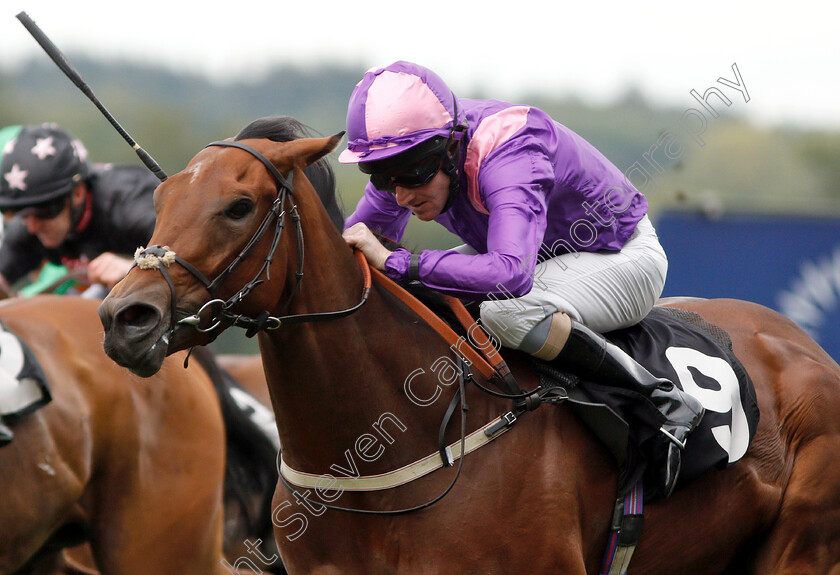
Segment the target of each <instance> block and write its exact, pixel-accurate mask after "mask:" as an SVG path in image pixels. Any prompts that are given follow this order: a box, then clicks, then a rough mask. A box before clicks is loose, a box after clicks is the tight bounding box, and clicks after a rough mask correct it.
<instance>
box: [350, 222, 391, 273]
mask: <svg viewBox="0 0 840 575" xmlns="http://www.w3.org/2000/svg"><path fill="white" fill-rule="evenodd" d="M342 236H343V237H344V241H346V242H347V243H348V244H350V245H351V246H352V247H354V248H356V249H358V250H359V251H361V252H362V253H363V254H365V258H367V261H368V263H370V265H372V266H373V267H375V268H376V269H378V270H384V269H385V260H387V259H388V256H390V255H391V254H392V253H393V252H391V250H389V249H388V248H386V247H385V246H383V245H382V244H381V243H379V240H377V239H376V236H374V235H373V232H372V231H370V229H369V228H368V227H367V226H366V225H365V224H363V223H362V222H359V223H357V224H353V225H352V226H350V227H349V228H347V229H346V230H344V233H343V234H342Z"/></svg>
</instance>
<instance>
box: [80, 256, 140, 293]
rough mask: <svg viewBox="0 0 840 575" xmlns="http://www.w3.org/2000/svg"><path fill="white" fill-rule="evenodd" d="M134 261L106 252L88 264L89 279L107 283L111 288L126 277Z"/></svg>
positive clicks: (93, 281)
mask: <svg viewBox="0 0 840 575" xmlns="http://www.w3.org/2000/svg"><path fill="white" fill-rule="evenodd" d="M133 263H134V262H133V261H132V260H130V259H129V258H125V257H122V256H118V255H116V254H113V253H111V252H105V253H104V254H100V255H98V256H97V257H96V258H94V259H93V261H91V262H90V263H89V264H88V279H89V280H90V281H91V282H92V283H101V284H105V285H106V286H108V289H111V288H112V287H114V285H115V284H116V283H117V282H118V281H120V280H121V279H123V278H124V277H125V275H126V274H127V273H128V271H129V270H130V269H131V265H132V264H133Z"/></svg>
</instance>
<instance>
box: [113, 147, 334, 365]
mask: <svg viewBox="0 0 840 575" xmlns="http://www.w3.org/2000/svg"><path fill="white" fill-rule="evenodd" d="M342 135H343V134H337V135H335V136H332V137H329V138H301V139H296V140H292V141H286V142H277V141H271V140H268V139H257V138H251V139H241V140H235V141H234V140H225V141H221V142H213V143H212V144H210V145H208V146H207V147H206V148H204V149H203V150H202V151H201V152H199V153H198V154H197V155H196V156H195V157H194V158H193V159H192V160H191V161H190V163H189V164H188V165H187V167H186V168H185V169H184V170H183V171H181V172H179V173H177V174H175V175H174V176H172V177H170V178H169V179H167V180H166V181H165V182H163V183H162V184H161V185H160V186H159V187H158V189H157V190H156V191H155V195H154V202H155V212H156V215H157V223H156V226H155V231H154V233H153V235H152V238H151V240H150V245H149V246H148V247H146V248H143V249H138V251H137V254H136V256H135V266H134V267H133V268H132V270H131V271H130V272H129V273H128V275H127V276H126V277H125V278H124V279H123V280H122V281H121V282H120V283H119V284H117V285H116V286H115V287H114V289H113V290H112V291H111V294H110V295H109V296H108V297H107V298H106V299H105V301H104V302H103V303H102V305H101V307H100V309H99V315H100V318H101V320H102V324H103V326H104V328H105V342H104V347H105V351H106V353H107V354H108V355H109V356H110V357H111V358H112V359H113V360H114V361H116V362H117V363H118V364H120V365H122V366H125V367H128V368H129V369H131V370H132V371H134V372H135V373H137V374H138V375H141V376H144V377H148V376H150V375H152V374H154V373H156V372H157V371H158V369H160V366H161V364H162V363H163V360H164V358H165V357H166V356H167V355H169V354H171V353H174V352H176V351H178V350H181V349H186V348H190V347H193V346H195V345H203V344H206V343H209V342H210V341H212V340H213V339H215V337H216V336H217V335H218V334H219V333H220V332H221V331H223V330H224V329H225V328H227V327H229V326H231V325H239V326H242V327H246V328H249V329H251V328H253V329H254V330H255V331H258V330H259V329H262V328H264V327H266V326H265V321H266V318H267V317H268V316H269V312H271V311H274V310H277V309H278V308H279V307H283V305H284V303H285V302H284V301H283V299H284V294H285V295H287V296H290V295H292V294H293V293H294V290H295V287H296V280H297V281H299V278H300V277H301V274H302V266H303V241H304V236H303V232H302V226H301V222H300V220H301V216H300V212H299V206H304V205H307V206H315V205H316V204H317V206H318V207H317V208H316V209H320V211H321V212H322V217H326V212H324V209H323V206H322V205H321V202H320V200H319V198H318V196H317V193H316V192H315V190H314V188H313V186H312V183H311V182H310V181H309V179H308V178H307V177H306V175H305V174H304V171H303V170H304V168H305V167H306V166H308V165H310V164H312V163H314V162H316V161H317V160H319V159H320V158H322V157H323V156H325V155H326V154H328V153H329V152H331V151H332V150H333V149H335V147H336V146H337V145H338V142H339V141H340V139H341V137H342ZM301 211H303V210H301ZM308 211H310V212H311V211H312V209H308ZM284 230H285V233H284ZM336 233H337V232H336ZM261 322H262V325H260V323H261Z"/></svg>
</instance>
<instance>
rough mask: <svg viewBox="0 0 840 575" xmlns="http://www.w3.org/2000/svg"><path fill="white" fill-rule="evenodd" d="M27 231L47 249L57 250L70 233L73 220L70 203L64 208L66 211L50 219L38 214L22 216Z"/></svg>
mask: <svg viewBox="0 0 840 575" xmlns="http://www.w3.org/2000/svg"><path fill="white" fill-rule="evenodd" d="M20 217H21V218H22V219H23V223H24V224H25V225H26V229H27V230H28V231H29V233H30V234H33V235H35V236H37V237H38V240H39V241H40V242H41V243H42V244H43V245H44V247H45V248H57V247H59V246H60V245H61V244H62V243H64V239H65V238H66V237H67V234H69V233H70V226H71V218H70V202H69V201H68V202H67V205H66V206H64V209H63V210H61V212H59V213H58V215H57V216H55V217H54V218H50V219H45V218H41V217H39V216H38V215H36V214H26V215H21V216H20Z"/></svg>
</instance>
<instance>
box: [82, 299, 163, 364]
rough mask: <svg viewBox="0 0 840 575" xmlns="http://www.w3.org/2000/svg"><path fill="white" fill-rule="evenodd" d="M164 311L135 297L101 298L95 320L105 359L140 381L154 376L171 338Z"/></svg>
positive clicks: (149, 302)
mask: <svg viewBox="0 0 840 575" xmlns="http://www.w3.org/2000/svg"><path fill="white" fill-rule="evenodd" d="M146 297H148V295H147V296H146ZM164 310H168V308H167V307H166V306H163V307H161V306H159V305H156V304H155V303H154V302H153V301H151V300H149V299H145V298H144V299H140V298H139V297H137V296H135V295H127V296H125V297H121V296H119V295H116V294H112V295H110V296H108V297H107V298H105V300H104V301H103V302H102V305H100V306H99V319H100V320H101V321H102V327H103V328H104V329H105V341H104V344H103V345H104V348H105V353H106V354H107V355H108V357H110V358H111V359H113V360H114V361H115V362H116V363H117V364H119V365H121V366H123V367H127V368H128V369H129V370H131V371H132V372H134V373H136V374H137V375H139V376H141V377H151V376H152V375H154V374H155V373H157V372H158V371H159V370H160V368H161V365H163V360H164V359H165V358H166V356H167V354H168V351H169V344H170V340H171V337H172V336H171V326H170V319H169V315H168V314H167V313H164Z"/></svg>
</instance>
